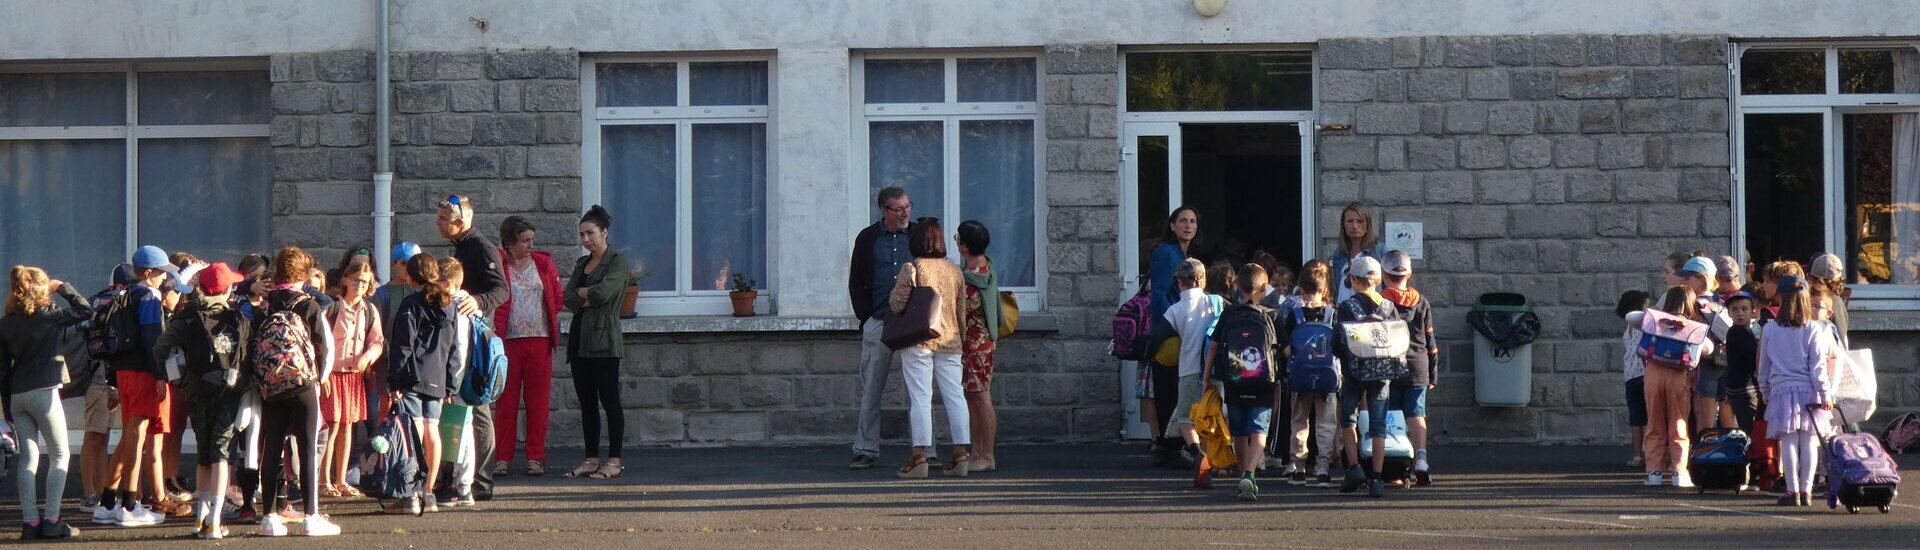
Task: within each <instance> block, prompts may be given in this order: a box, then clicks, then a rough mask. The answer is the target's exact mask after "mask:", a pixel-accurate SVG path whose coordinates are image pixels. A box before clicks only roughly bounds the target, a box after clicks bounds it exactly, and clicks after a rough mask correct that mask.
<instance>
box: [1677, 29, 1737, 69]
mask: <svg viewBox="0 0 1920 550" xmlns="http://www.w3.org/2000/svg"><path fill="white" fill-rule="evenodd" d="M1666 58H1667V63H1668V64H1670V65H1721V66H1724V65H1726V63H1727V39H1726V37H1723V36H1681V37H1675V38H1673V39H1672V40H1669V41H1668V42H1667V45H1666Z"/></svg>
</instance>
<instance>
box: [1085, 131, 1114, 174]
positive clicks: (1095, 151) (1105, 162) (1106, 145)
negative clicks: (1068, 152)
mask: <svg viewBox="0 0 1920 550" xmlns="http://www.w3.org/2000/svg"><path fill="white" fill-rule="evenodd" d="M1075 166H1077V167H1079V168H1080V169H1081V170H1089V171H1096V172H1112V171H1115V170H1119V169H1120V144H1119V143H1118V142H1115V141H1113V140H1105V139H1102V140H1094V141H1088V142H1084V143H1081V144H1080V160H1079V162H1078V163H1076V164H1075Z"/></svg>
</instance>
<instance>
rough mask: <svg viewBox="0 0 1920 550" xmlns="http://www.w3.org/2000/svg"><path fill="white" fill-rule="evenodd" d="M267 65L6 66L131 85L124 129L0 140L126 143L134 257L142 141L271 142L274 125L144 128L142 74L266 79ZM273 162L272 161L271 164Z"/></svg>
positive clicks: (13, 132) (2, 132)
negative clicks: (107, 76) (118, 78)
mask: <svg viewBox="0 0 1920 550" xmlns="http://www.w3.org/2000/svg"><path fill="white" fill-rule="evenodd" d="M267 65H268V63H267V62H266V61H264V60H216V61H189V62H173V61H167V62H140V63H12V64H5V63H0V73H8V74H23V73H33V74H37V73H121V74H122V75H123V76H125V80H126V90H127V91H126V99H125V100H126V105H125V108H126V113H127V114H126V121H125V122H124V123H123V124H121V125H118V126H13V127H0V141H38V140H46V141H56V140H107V139H115V140H121V142H122V144H123V150H124V151H125V155H126V157H125V158H126V160H125V162H126V175H125V177H123V178H122V182H121V185H122V186H123V189H125V190H126V197H127V199H126V209H125V212H123V213H122V217H123V218H124V219H125V220H126V223H127V225H126V228H125V231H124V236H123V238H124V241H123V242H121V249H122V250H123V252H122V254H123V255H128V256H130V255H132V254H133V251H134V249H135V248H137V247H138V246H139V245H138V244H137V243H139V242H140V240H139V231H140V140H141V139H180V138H268V137H271V136H272V134H273V130H272V125H271V124H269V123H261V124H164V125H155V124H144V125H143V124H140V73H154V72H215V71H259V72H260V73H261V76H262V77H265V76H266V73H267V70H268V66H267ZM269 162H271V160H269Z"/></svg>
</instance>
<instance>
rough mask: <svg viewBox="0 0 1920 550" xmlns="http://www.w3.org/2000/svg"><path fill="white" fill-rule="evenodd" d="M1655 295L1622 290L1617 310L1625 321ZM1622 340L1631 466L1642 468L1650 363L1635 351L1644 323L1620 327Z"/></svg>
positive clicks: (1622, 370) (1622, 371) (1621, 362)
mask: <svg viewBox="0 0 1920 550" xmlns="http://www.w3.org/2000/svg"><path fill="white" fill-rule="evenodd" d="M1652 298H1653V296H1652V295H1649V294H1647V291H1644V290H1629V291H1626V292H1623V293H1620V300H1619V301H1618V302H1615V304H1614V306H1613V314H1614V316H1616V317H1619V318H1620V319H1621V320H1623V321H1624V320H1625V319H1626V318H1627V315H1628V314H1631V313H1633V312H1636V311H1640V310H1643V309H1647V303H1648V301H1650V300H1652ZM1620 344H1621V347H1620V349H1622V350H1625V352H1624V353H1622V354H1621V355H1622V356H1621V358H1620V373H1621V375H1622V376H1623V377H1625V379H1626V390H1627V396H1626V397H1627V427H1629V428H1631V429H1632V431H1633V436H1632V438H1631V439H1629V441H1630V442H1631V443H1632V445H1633V457H1632V458H1628V459H1627V467H1628V468H1639V467H1641V466H1644V465H1646V456H1645V450H1644V449H1643V448H1642V447H1641V440H1643V439H1645V438H1646V437H1647V378H1646V375H1647V364H1646V362H1645V361H1642V360H1641V359H1640V354H1639V353H1636V352H1635V351H1634V348H1636V347H1638V346H1639V345H1640V326H1639V325H1636V324H1632V323H1627V328H1626V329H1624V330H1622V331H1620Z"/></svg>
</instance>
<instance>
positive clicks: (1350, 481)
mask: <svg viewBox="0 0 1920 550" xmlns="http://www.w3.org/2000/svg"><path fill="white" fill-rule="evenodd" d="M1366 482H1367V474H1366V473H1364V472H1362V471H1361V470H1360V467H1359V466H1354V467H1352V468H1348V469H1347V479H1346V480H1344V481H1341V482H1340V492H1342V493H1351V492H1354V491H1358V490H1360V486H1361V485H1363V484H1366Z"/></svg>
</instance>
